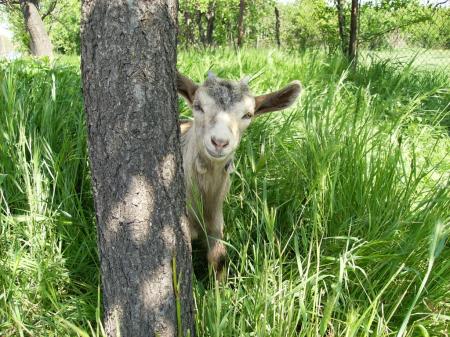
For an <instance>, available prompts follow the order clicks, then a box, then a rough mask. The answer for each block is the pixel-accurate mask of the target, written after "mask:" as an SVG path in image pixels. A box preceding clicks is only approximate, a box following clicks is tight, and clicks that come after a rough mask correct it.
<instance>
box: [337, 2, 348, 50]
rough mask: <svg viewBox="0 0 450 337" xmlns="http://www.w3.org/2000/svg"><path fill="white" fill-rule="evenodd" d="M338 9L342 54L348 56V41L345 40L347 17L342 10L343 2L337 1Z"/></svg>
mask: <svg viewBox="0 0 450 337" xmlns="http://www.w3.org/2000/svg"><path fill="white" fill-rule="evenodd" d="M336 9H337V13H338V25H339V37H340V39H341V46H342V52H343V53H344V54H347V39H346V38H345V16H344V9H343V8H342V0H336Z"/></svg>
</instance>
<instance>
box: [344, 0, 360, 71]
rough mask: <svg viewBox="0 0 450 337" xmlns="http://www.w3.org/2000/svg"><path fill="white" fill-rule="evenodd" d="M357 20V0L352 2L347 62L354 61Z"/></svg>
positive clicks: (356, 43) (356, 42)
mask: <svg viewBox="0 0 450 337" xmlns="http://www.w3.org/2000/svg"><path fill="white" fill-rule="evenodd" d="M358 19H359V0H352V7H351V15H350V38H349V45H348V54H347V57H348V59H349V61H355V63H356V54H357V47H358Z"/></svg>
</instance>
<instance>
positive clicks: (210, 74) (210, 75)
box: [208, 70, 217, 80]
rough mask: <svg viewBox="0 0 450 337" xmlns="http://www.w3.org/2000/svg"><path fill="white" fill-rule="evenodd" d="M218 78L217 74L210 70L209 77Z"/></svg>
mask: <svg viewBox="0 0 450 337" xmlns="http://www.w3.org/2000/svg"><path fill="white" fill-rule="evenodd" d="M215 78H217V76H216V74H214V73H213V72H212V71H211V70H208V79H210V80H213V79H215Z"/></svg>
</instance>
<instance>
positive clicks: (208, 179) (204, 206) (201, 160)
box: [181, 124, 230, 270]
mask: <svg viewBox="0 0 450 337" xmlns="http://www.w3.org/2000/svg"><path fill="white" fill-rule="evenodd" d="M181 130H182V136H181V144H182V152H183V169H184V178H185V185H186V199H187V208H188V219H189V228H190V232H191V239H192V240H194V239H196V238H199V239H205V240H204V241H206V242H207V244H208V261H209V262H210V263H211V264H212V265H213V266H214V267H216V268H217V269H219V270H220V269H221V264H223V258H224V256H225V248H224V246H223V244H222V242H220V240H221V239H222V237H223V226H224V221H223V212H222V209H223V208H222V206H223V201H224V199H225V196H226V194H227V193H228V190H229V187H230V177H229V173H228V172H227V169H226V166H227V162H223V163H220V162H219V163H217V162H213V161H211V160H210V159H208V158H207V157H206V156H205V154H203V153H202V151H200V148H199V146H197V144H196V137H195V136H194V133H195V126H192V124H191V125H186V124H182V125H181Z"/></svg>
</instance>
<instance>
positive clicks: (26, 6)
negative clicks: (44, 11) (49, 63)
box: [20, 0, 53, 57]
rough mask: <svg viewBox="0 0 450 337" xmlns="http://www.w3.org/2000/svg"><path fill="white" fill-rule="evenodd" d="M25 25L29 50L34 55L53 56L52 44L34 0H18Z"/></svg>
mask: <svg viewBox="0 0 450 337" xmlns="http://www.w3.org/2000/svg"><path fill="white" fill-rule="evenodd" d="M20 7H21V9H22V13H23V18H24V21H25V27H26V29H27V32H28V33H29V34H30V51H31V54H32V55H34V56H48V57H52V56H53V45H52V43H51V41H50V38H49V36H48V34H47V31H46V30H45V26H44V22H43V21H42V19H41V15H40V14H39V11H38V8H37V2H36V1H30V0H20Z"/></svg>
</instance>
